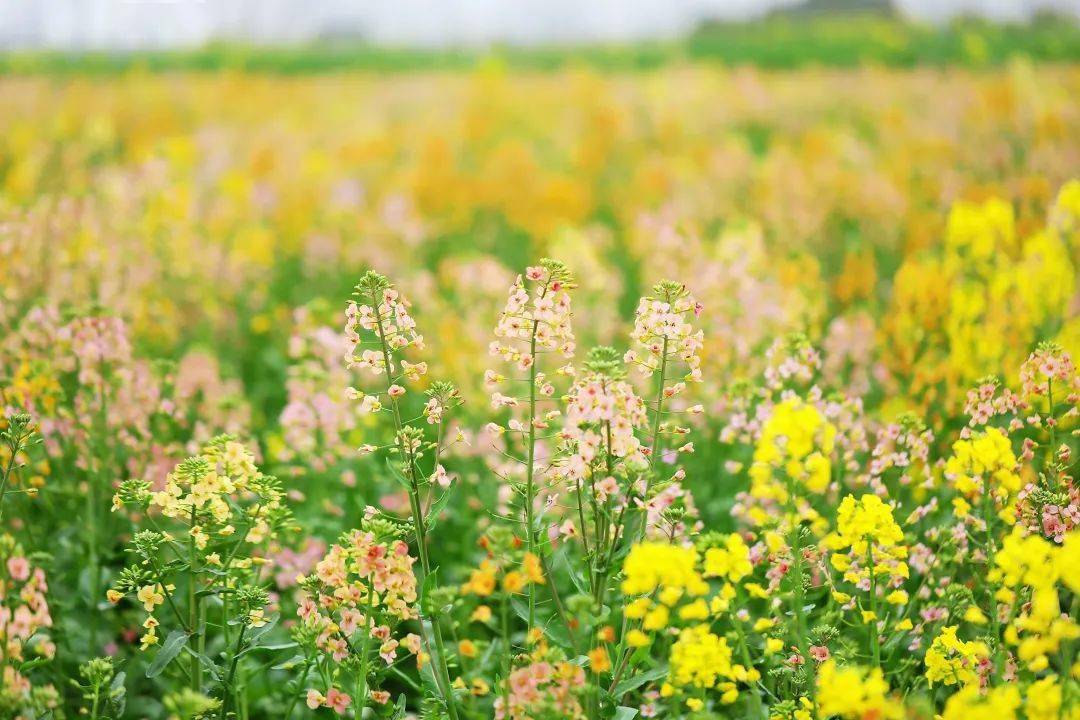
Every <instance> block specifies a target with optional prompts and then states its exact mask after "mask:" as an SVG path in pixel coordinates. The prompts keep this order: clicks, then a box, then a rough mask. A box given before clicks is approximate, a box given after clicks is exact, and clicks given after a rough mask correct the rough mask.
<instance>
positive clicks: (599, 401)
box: [562, 375, 648, 479]
mask: <svg viewBox="0 0 1080 720" xmlns="http://www.w3.org/2000/svg"><path fill="white" fill-rule="evenodd" d="M647 421H648V416H647V414H646V412H645V403H644V401H642V399H641V398H640V397H638V396H637V394H636V393H635V392H634V388H633V387H632V386H631V385H630V383H628V382H626V381H624V380H612V379H611V378H607V377H603V376H600V375H593V376H590V377H587V378H584V379H582V380H579V381H578V382H576V383H574V385H573V387H571V388H570V394H569V399H568V402H567V407H566V420H565V423H564V425H563V430H562V437H563V439H565V440H569V441H571V442H572V443H573V445H574V452H573V454H572V455H571V456H570V457H569V458H568V459H567V460H566V462H565V466H564V471H565V473H566V475H567V476H568V477H570V478H572V479H581V478H584V477H585V476H586V474H587V473H588V471H589V467H590V466H591V465H592V463H593V461H594V460H595V459H596V458H597V455H598V454H599V452H600V450H601V448H602V447H606V445H607V443H608V442H609V441H610V446H611V454H612V455H613V456H614V457H616V458H620V459H632V458H634V457H635V456H638V458H639V459H640V460H642V461H644V454H643V449H642V447H641V441H640V440H639V439H638V437H637V435H636V434H635V431H636V430H638V429H640V428H643V427H645V425H646V424H647Z"/></svg>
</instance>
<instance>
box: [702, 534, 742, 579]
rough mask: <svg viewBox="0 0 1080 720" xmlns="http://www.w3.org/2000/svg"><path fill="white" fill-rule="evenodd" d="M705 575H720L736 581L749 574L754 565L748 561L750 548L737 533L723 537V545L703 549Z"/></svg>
mask: <svg viewBox="0 0 1080 720" xmlns="http://www.w3.org/2000/svg"><path fill="white" fill-rule="evenodd" d="M704 569H705V572H704V575H705V577H721V578H725V579H727V580H730V581H731V582H738V581H739V580H742V579H743V578H744V577H746V576H747V575H749V574H750V573H751V572H752V571H753V569H754V567H753V565H752V564H751V563H750V548H749V546H747V544H746V541H745V540H743V539H742V536H741V535H739V534H738V533H732V534H730V535H728V536H727V537H726V538H725V539H724V546H723V547H711V548H709V549H708V550H706V551H705V568H704Z"/></svg>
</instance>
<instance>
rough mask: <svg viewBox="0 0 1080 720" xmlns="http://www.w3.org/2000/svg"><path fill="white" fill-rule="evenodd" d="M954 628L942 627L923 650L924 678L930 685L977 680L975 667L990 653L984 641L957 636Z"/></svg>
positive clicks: (970, 682) (969, 682)
mask: <svg viewBox="0 0 1080 720" xmlns="http://www.w3.org/2000/svg"><path fill="white" fill-rule="evenodd" d="M957 627H958V626H956V625H949V626H947V627H943V628H942V629H941V633H940V634H939V635H938V636H937V637H936V638H934V642H933V643H932V644H931V645H930V648H929V649H928V650H927V651H926V660H925V662H926V680H927V682H929V684H930V685H931V687H932V686H933V684H934V683H936V682H941V683H944V684H946V685H971V684H973V683H977V682H978V676H977V675H976V673H975V666H976V665H978V663H979V661H980V660H982V659H984V658H987V657H989V656H990V650H989V648H987V647H986V644H985V643H981V642H974V641H964V640H961V639H959V638H958V637H957V636H956V629H957Z"/></svg>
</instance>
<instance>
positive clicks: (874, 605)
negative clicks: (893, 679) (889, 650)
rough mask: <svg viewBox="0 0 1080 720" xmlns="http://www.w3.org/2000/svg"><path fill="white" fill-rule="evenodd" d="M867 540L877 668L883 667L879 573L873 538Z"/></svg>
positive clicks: (867, 562)
mask: <svg viewBox="0 0 1080 720" xmlns="http://www.w3.org/2000/svg"><path fill="white" fill-rule="evenodd" d="M864 541H865V542H866V568H867V571H868V572H869V573H870V614H871V615H873V619H872V620H871V622H870V623H868V627H869V631H870V651H871V653H872V656H873V662H874V667H875V668H880V667H881V641H880V638H878V617H877V573H875V572H874V544H873V541H872V540H869V539H866V538H864Z"/></svg>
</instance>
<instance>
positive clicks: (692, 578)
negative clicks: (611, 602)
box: [622, 542, 709, 595]
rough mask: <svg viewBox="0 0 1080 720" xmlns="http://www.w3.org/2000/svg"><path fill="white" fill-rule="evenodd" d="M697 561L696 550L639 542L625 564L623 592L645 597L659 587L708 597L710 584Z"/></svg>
mask: <svg viewBox="0 0 1080 720" xmlns="http://www.w3.org/2000/svg"><path fill="white" fill-rule="evenodd" d="M697 560H698V555H697V551H696V550H694V549H693V548H687V547H680V546H677V545H668V544H666V543H659V542H645V543H639V544H637V545H635V546H634V547H633V548H632V549H631V550H630V552H629V554H628V555H627V556H626V560H625V561H624V563H623V576H624V577H623V581H622V591H623V592H624V593H626V594H627V595H642V594H645V593H651V592H653V591H654V590H657V589H659V588H674V589H678V590H684V591H686V593H687V594H689V595H704V594H705V593H706V592H708V589H709V585H708V583H706V582H705V581H704V580H703V579H702V577H701V574H700V573H699V572H698V570H697Z"/></svg>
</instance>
